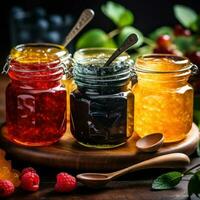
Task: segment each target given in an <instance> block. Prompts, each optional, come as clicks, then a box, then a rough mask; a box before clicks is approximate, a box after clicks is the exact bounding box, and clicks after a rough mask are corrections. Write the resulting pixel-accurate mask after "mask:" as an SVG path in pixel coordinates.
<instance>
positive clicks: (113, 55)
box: [104, 33, 138, 66]
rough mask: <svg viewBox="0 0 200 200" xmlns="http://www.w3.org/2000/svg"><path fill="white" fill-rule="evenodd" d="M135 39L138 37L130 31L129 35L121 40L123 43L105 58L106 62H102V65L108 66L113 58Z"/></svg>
mask: <svg viewBox="0 0 200 200" xmlns="http://www.w3.org/2000/svg"><path fill="white" fill-rule="evenodd" d="M137 41H138V37H137V35H136V34H134V33H132V34H131V35H129V36H128V37H127V38H126V40H125V41H124V42H123V44H122V45H121V46H120V47H119V48H118V49H117V50H116V51H115V52H114V53H113V54H112V56H111V57H110V58H109V59H108V60H107V62H106V63H105V64H104V66H109V65H110V64H111V63H112V61H113V60H114V59H115V58H117V57H118V56H119V55H120V54H121V53H123V52H124V51H126V50H127V49H128V48H129V47H131V46H132V45H133V44H135V43H136V42H137Z"/></svg>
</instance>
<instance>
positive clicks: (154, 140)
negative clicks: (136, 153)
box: [136, 133, 164, 152]
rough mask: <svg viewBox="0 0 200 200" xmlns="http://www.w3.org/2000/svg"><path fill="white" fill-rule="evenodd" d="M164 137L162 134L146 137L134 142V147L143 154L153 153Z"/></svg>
mask: <svg viewBox="0 0 200 200" xmlns="http://www.w3.org/2000/svg"><path fill="white" fill-rule="evenodd" d="M163 141H164V136H163V134H162V133H153V134H150V135H147V136H145V137H143V138H141V139H139V140H138V141H137V142H136V147H137V148H138V149H139V150H140V151H143V152H155V151H157V150H158V149H159V148H160V147H161V145H162V144H163Z"/></svg>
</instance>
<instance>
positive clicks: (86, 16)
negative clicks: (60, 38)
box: [63, 9, 94, 47]
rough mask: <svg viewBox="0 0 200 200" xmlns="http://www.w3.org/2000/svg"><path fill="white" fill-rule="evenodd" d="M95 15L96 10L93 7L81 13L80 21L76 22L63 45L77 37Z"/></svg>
mask: <svg viewBox="0 0 200 200" xmlns="http://www.w3.org/2000/svg"><path fill="white" fill-rule="evenodd" d="M93 17H94V11H93V10H92V9H85V10H84V11H83V12H82V13H81V15H80V17H79V18H78V21H77V22H76V24H75V25H74V27H73V28H72V30H71V31H70V32H69V34H68V35H67V36H66V38H65V41H64V43H63V46H65V47H66V46H67V45H68V44H69V43H70V42H71V41H72V40H73V39H74V38H75V37H76V35H77V34H78V33H79V32H80V31H81V30H82V29H83V28H84V27H85V26H86V25H87V24H88V23H89V22H90V21H91V20H92V18H93Z"/></svg>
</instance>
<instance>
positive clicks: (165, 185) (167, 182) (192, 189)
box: [152, 143, 200, 198]
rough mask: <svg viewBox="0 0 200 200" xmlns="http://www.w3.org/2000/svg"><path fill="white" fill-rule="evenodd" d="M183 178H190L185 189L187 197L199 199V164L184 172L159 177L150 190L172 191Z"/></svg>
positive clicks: (199, 145)
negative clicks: (193, 196) (194, 196)
mask: <svg viewBox="0 0 200 200" xmlns="http://www.w3.org/2000/svg"><path fill="white" fill-rule="evenodd" d="M197 155H198V156H200V143H199V144H198V147H197ZM185 176H190V178H189V181H188V187H187V190H188V196H189V197H191V196H192V195H193V194H195V195H196V196H197V197H199V198H200V164H197V165H195V166H193V167H191V168H190V169H188V170H186V171H184V172H179V171H172V172H168V173H165V174H162V175H160V176H159V177H157V178H156V179H155V180H154V181H153V183H152V189H154V190H169V189H173V188H174V187H175V186H177V185H178V184H179V183H180V182H181V180H182V179H183V177H185Z"/></svg>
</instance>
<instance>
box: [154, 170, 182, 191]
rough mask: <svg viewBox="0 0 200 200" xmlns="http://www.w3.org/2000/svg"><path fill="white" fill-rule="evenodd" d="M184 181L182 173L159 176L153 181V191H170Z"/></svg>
mask: <svg viewBox="0 0 200 200" xmlns="http://www.w3.org/2000/svg"><path fill="white" fill-rule="evenodd" d="M181 179H182V173H180V172H176V171H174V172H168V173H166V174H163V175H161V176H159V177H158V178H157V179H155V180H154V181H153V184H152V189H154V190H168V189H172V188H174V187H175V186H176V185H177V184H178V183H179V182H180V181H181Z"/></svg>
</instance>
